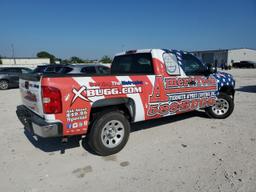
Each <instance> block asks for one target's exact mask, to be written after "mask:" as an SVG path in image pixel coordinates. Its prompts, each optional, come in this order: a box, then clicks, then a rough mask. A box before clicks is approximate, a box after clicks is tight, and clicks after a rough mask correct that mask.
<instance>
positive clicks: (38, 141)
mask: <svg viewBox="0 0 256 192" xmlns="http://www.w3.org/2000/svg"><path fill="white" fill-rule="evenodd" d="M191 117H202V118H208V116H207V115H206V114H205V112H203V111H193V112H189V113H185V114H180V115H176V116H169V117H163V118H160V119H154V120H149V121H143V122H138V123H133V124H132V125H131V132H136V131H140V130H145V129H151V128H155V127H158V126H161V125H164V124H168V123H172V122H177V121H181V120H184V119H188V118H191ZM24 134H25V136H26V137H27V138H28V140H29V141H30V143H31V144H32V145H34V147H36V148H38V149H40V150H42V151H44V152H57V151H60V153H61V154H64V153H65V150H66V149H71V148H75V147H79V146H81V145H82V147H83V148H84V149H85V150H86V151H87V152H89V153H91V154H95V153H94V152H93V151H92V150H91V148H90V146H89V145H88V144H87V142H86V139H85V138H82V137H81V136H72V137H70V138H69V139H68V141H67V142H65V143H63V142H61V138H46V139H45V138H39V137H35V136H33V135H32V134H31V133H29V132H28V131H27V130H26V129H25V131H24ZM80 141H81V142H80ZM80 143H81V144H80Z"/></svg>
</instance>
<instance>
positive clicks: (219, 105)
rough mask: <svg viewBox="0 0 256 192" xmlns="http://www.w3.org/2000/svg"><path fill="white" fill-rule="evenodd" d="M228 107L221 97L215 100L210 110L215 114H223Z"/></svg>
mask: <svg viewBox="0 0 256 192" xmlns="http://www.w3.org/2000/svg"><path fill="white" fill-rule="evenodd" d="M228 109H229V104H228V101H227V100H225V99H222V98H219V99H218V100H217V101H216V104H215V105H214V106H213V107H212V111H213V113H214V114H215V115H224V114H226V113H227V112H228Z"/></svg>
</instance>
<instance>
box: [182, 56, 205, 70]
mask: <svg viewBox="0 0 256 192" xmlns="http://www.w3.org/2000/svg"><path fill="white" fill-rule="evenodd" d="M182 69H183V70H184V72H185V73H186V75H204V74H205V71H206V67H205V66H204V65H203V64H202V62H201V61H200V60H199V59H197V58H196V57H195V56H193V55H191V54H182Z"/></svg>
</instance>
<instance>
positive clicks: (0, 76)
mask: <svg viewBox="0 0 256 192" xmlns="http://www.w3.org/2000/svg"><path fill="white" fill-rule="evenodd" d="M31 71H32V69H29V68H26V67H0V90H5V89H8V88H15V87H19V78H20V76H21V75H22V74H26V73H30V72H31Z"/></svg>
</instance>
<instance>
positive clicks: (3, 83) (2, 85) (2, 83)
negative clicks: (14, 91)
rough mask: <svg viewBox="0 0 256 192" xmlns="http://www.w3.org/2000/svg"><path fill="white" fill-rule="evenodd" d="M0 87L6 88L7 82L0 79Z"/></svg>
mask: <svg viewBox="0 0 256 192" xmlns="http://www.w3.org/2000/svg"><path fill="white" fill-rule="evenodd" d="M0 89H2V90H5V89H8V82H7V81H0Z"/></svg>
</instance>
